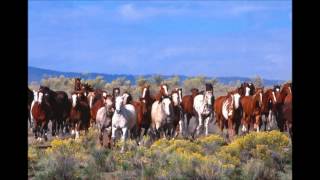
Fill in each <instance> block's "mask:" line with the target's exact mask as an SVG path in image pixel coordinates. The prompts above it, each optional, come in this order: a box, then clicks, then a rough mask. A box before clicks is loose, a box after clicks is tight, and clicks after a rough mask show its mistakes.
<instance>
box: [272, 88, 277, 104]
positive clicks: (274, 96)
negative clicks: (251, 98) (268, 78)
mask: <svg viewBox="0 0 320 180" xmlns="http://www.w3.org/2000/svg"><path fill="white" fill-rule="evenodd" d="M272 96H273V100H274V102H275V103H276V102H277V98H276V95H275V94H274V92H273V91H272Z"/></svg>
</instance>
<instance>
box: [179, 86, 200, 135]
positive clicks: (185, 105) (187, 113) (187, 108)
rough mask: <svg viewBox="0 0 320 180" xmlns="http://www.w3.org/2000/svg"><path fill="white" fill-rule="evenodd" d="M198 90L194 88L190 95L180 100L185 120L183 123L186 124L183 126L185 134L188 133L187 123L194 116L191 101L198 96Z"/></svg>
mask: <svg viewBox="0 0 320 180" xmlns="http://www.w3.org/2000/svg"><path fill="white" fill-rule="evenodd" d="M198 93H199V90H198V89H196V88H192V89H191V95H185V96H183V98H182V102H181V107H182V112H183V118H186V120H187V121H185V122H186V123H187V124H186V126H185V129H186V133H189V123H190V119H191V118H192V116H195V111H194V109H193V100H194V97H195V96H196V95H198Z"/></svg>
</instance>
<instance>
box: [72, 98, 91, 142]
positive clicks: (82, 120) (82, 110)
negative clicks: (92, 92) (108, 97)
mask: <svg viewBox="0 0 320 180" xmlns="http://www.w3.org/2000/svg"><path fill="white" fill-rule="evenodd" d="M83 93H84V92H73V93H72V94H71V98H72V99H71V101H72V107H71V111H70V118H69V123H70V127H71V135H72V136H73V137H74V135H75V139H78V138H79V135H80V134H79V133H80V130H83V129H84V130H85V133H87V132H88V128H89V123H90V107H89V104H88V102H87V100H86V97H85V96H84V94H83Z"/></svg>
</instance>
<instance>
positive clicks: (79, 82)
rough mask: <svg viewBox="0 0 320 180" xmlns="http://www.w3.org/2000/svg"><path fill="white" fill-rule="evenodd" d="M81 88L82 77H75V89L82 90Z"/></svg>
mask: <svg viewBox="0 0 320 180" xmlns="http://www.w3.org/2000/svg"><path fill="white" fill-rule="evenodd" d="M80 90H81V78H75V79H74V91H80Z"/></svg>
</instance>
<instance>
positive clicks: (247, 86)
mask: <svg viewBox="0 0 320 180" xmlns="http://www.w3.org/2000/svg"><path fill="white" fill-rule="evenodd" d="M238 93H239V94H240V96H241V97H242V96H252V95H253V94H254V93H255V87H254V85H253V84H252V83H247V82H243V83H242V84H241V85H240V87H239V88H238Z"/></svg>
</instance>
